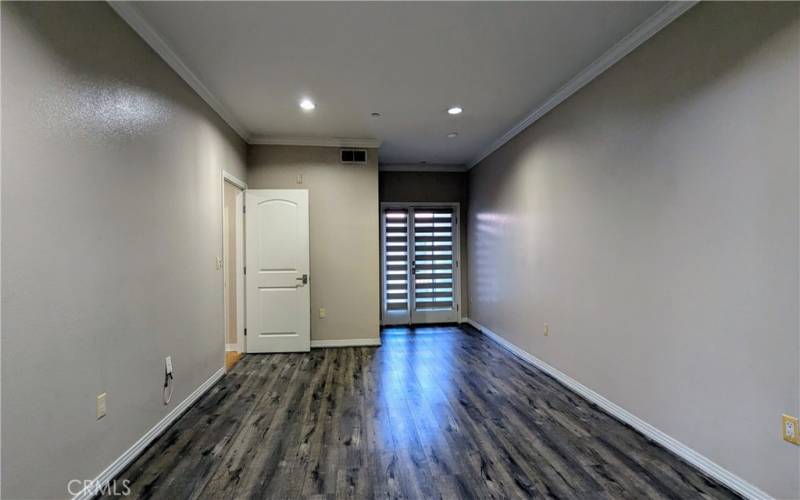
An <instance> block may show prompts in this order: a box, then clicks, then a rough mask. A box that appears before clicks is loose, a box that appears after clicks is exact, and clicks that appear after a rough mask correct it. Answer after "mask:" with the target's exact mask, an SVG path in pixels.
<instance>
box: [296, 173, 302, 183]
mask: <svg viewBox="0 0 800 500" xmlns="http://www.w3.org/2000/svg"><path fill="white" fill-rule="evenodd" d="M297 183H298V184H302V183H303V174H297Z"/></svg>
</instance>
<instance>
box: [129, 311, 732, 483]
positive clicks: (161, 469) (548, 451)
mask: <svg viewBox="0 0 800 500" xmlns="http://www.w3.org/2000/svg"><path fill="white" fill-rule="evenodd" d="M382 338H383V346H382V347H380V348H374V347H359V348H340V349H315V350H312V351H311V352H310V353H306V354H271V355H248V356H246V357H244V358H243V359H242V360H241V361H240V362H239V364H238V365H237V366H236V367H235V368H234V369H233V370H232V371H231V372H230V373H228V374H227V375H226V376H225V377H224V378H223V379H222V380H221V381H220V382H219V383H218V384H217V385H216V386H214V387H213V388H212V389H211V390H210V391H209V392H208V393H207V394H206V395H205V396H204V397H203V398H202V399H201V400H200V401H199V402H198V403H196V404H195V405H194V406H193V407H192V408H191V409H190V410H189V411H188V412H187V413H186V414H185V415H184V416H183V417H182V418H181V419H180V420H178V421H177V422H176V423H175V424H174V425H173V426H172V427H170V428H169V429H168V430H167V431H166V432H165V433H164V434H163V435H162V436H161V437H159V438H158V439H157V440H156V441H155V442H154V444H153V445H152V446H150V447H149V448H148V449H147V450H146V451H145V452H144V453H143V454H142V456H140V457H139V458H138V459H137V460H136V461H135V462H134V463H133V464H132V465H131V466H130V467H129V468H128V469H127V470H126V471H124V472H123V473H122V474H121V476H120V477H119V478H118V479H129V480H130V481H131V484H130V486H131V489H132V497H134V498H135V497H139V498H164V499H182V498H214V499H217V498H278V499H284V498H310V497H326V498H379V497H380V498H426V499H427V498H532V497H536V498H540V497H541V498H591V499H594V498H636V499H642V498H682V499H685V498H736V495H735V494H734V493H732V492H731V491H729V490H728V489H726V488H724V487H723V486H721V485H719V484H717V483H716V482H714V481H713V480H711V479H709V478H707V477H706V476H704V475H703V474H701V473H700V472H699V471H697V470H695V469H693V468H692V467H691V466H689V465H688V464H686V463H684V462H682V461H681V460H680V459H678V458H677V457H675V456H674V455H672V454H671V453H669V452H668V451H666V450H664V449H662V448H661V447H659V446H658V445H656V444H654V443H652V442H650V441H648V440H647V439H646V438H645V437H643V436H642V435H640V434H638V433H637V432H636V431H634V430H633V429H631V428H629V427H628V426H626V425H624V424H622V423H620V422H618V421H617V420H615V419H613V418H612V417H610V416H609V415H607V414H605V413H604V412H603V411H602V410H600V409H598V408H597V407H595V406H593V405H592V404H590V403H588V402H587V401H585V400H584V399H582V398H581V397H579V396H577V395H576V394H574V393H572V392H570V391H569V390H568V389H566V388H564V387H563V386H561V385H560V384H559V383H558V382H556V381H554V380H553V379H551V378H549V377H548V376H546V375H544V374H543V373H541V372H539V371H538V370H536V369H534V368H532V367H529V366H527V365H525V364H523V363H522V362H520V361H519V360H517V359H516V358H515V357H514V356H512V355H511V354H509V353H508V352H506V351H505V350H503V349H502V348H500V347H499V346H497V345H496V344H494V343H493V342H492V341H490V340H488V339H486V338H485V337H483V336H482V335H481V334H479V333H477V332H476V331H475V330H473V329H472V328H470V327H463V328H460V327H430V328H416V329H413V330H412V329H407V328H391V329H386V330H384V332H383V336H382Z"/></svg>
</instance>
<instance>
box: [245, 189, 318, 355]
mask: <svg viewBox="0 0 800 500" xmlns="http://www.w3.org/2000/svg"><path fill="white" fill-rule="evenodd" d="M245 198H246V199H245V206H246V214H245V227H246V236H245V240H246V257H245V260H246V268H245V282H246V287H247V294H246V295H247V299H246V301H247V312H246V316H247V336H246V339H245V340H246V344H247V345H246V347H247V352H297V351H308V350H309V349H310V348H311V316H310V315H311V306H310V296H309V286H308V274H309V265H308V262H309V247H308V191H307V190H305V189H248V190H247V192H246V195H245Z"/></svg>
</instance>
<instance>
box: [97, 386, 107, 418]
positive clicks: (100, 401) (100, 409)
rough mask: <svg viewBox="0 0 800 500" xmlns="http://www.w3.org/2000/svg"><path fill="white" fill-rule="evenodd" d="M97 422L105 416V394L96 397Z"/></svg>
mask: <svg viewBox="0 0 800 500" xmlns="http://www.w3.org/2000/svg"><path fill="white" fill-rule="evenodd" d="M96 410H97V412H96V413H97V420H100V419H101V418H103V417H105V416H106V393H105V392H104V393H102V394H98V395H97V408H96Z"/></svg>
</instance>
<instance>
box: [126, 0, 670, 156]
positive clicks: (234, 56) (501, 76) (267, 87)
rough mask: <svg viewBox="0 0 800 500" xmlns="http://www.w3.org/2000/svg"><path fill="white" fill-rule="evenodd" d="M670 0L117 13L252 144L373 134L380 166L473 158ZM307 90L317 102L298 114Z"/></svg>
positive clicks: (149, 7)
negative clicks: (455, 109)
mask: <svg viewBox="0 0 800 500" xmlns="http://www.w3.org/2000/svg"><path fill="white" fill-rule="evenodd" d="M664 3H665V2H518V3H510V2H509V3H506V2H502V3H501V2H491V3H484V2H472V3H427V2H425V3H422V2H409V3H395V2H391V3H389V2H375V3H266V2H136V3H128V4H127V5H126V6H125V7H124V9H127V15H125V13H123V12H121V13H122V14H123V17H125V18H126V19H127V20H128V21H129V22H131V24H132V25H134V27H136V28H137V30H138V31H139V32H140V33H142V34H143V36H144V37H145V39H148V41H149V42H150V43H151V45H154V47H155V48H156V50H158V51H159V52H160V53H161V54H162V56H163V55H164V51H166V52H169V53H171V54H170V56H169V57H165V58H166V59H167V60H168V62H170V63H171V64H172V66H173V67H176V69H178V70H179V73H181V74H182V76H184V77H185V78H186V75H187V74H188V75H189V76H190V77H191V78H194V79H195V80H196V81H195V82H194V83H195V85H193V86H195V88H196V89H197V88H198V85H199V86H200V87H201V92H200V93H201V95H203V94H207V95H203V96H204V97H205V98H206V100H209V101H210V102H211V103H212V105H214V107H215V109H217V111H218V112H220V113H221V114H222V115H223V117H224V118H225V119H226V120H227V121H228V122H229V123H231V125H232V126H234V128H236V129H237V130H238V131H239V132H240V133H241V134H242V135H244V136H245V137H246V138H247V139H248V140H250V141H251V142H259V141H262V140H266V141H267V142H269V141H273V142H274V141H276V140H277V141H283V140H286V141H287V142H292V141H298V138H301V139H300V142H302V140H304V139H302V138H314V139H315V140H316V139H317V138H358V139H360V138H375V139H379V140H381V141H382V146H381V153H380V156H381V163H383V164H398V163H403V164H418V163H420V162H422V161H426V162H428V163H429V164H471V163H474V161H475V160H476V159H478V158H480V157H481V156H482V155H485V154H486V153H487V152H488V151H490V150H491V149H492V148H493V147H494V146H496V145H497V144H498V141H500V142H502V140H503V139H502V138H503V137H504V134H505V135H506V138H507V136H508V134H507V132H509V130H510V129H512V128H514V127H515V126H518V125H520V122H523V123H522V125H520V127H518V128H521V126H524V125H525V124H527V123H529V122H530V121H532V120H530V119H528V121H525V120H526V117H529V115H530V114H531V113H532V112H534V111H535V110H537V108H541V107H542V106H543V105H544V104H545V103H546V102H547V101H548V99H550V98H551V97H553V95H554V94H556V93H557V91H558V90H559V88H561V87H562V86H563V85H564V84H565V83H567V82H569V81H570V80H571V79H573V77H575V76H576V75H578V74H580V73H581V72H582V71H585V70H586V68H587V67H589V68H590V69H591V68H592V63H593V62H594V63H595V65H594V66H595V71H594V73H595V74H593V75H591V76H592V77H593V76H596V73H599V72H600V71H602V70H603V69H605V68H604V67H602V68H599V71H598V70H597V69H598V68H597V66H598V63H597V62H596V61H597V60H598V58H600V59H601V63H602V59H603V58H602V57H601V56H603V55H604V53H606V54H607V51H608V50H609V49H610V48H612V46H614V45H615V44H617V42H619V41H620V40H622V39H623V38H625V37H626V35H629V34H630V33H631V32H632V31H634V32H635V30H636V29H637V27H639V31H642V28H641V26H640V25H642V23H644V22H645V20H647V19H648V18H651V16H653V15H654V13H656V11H658V10H659V9H660V8H661V7H663V6H664ZM115 8H117V7H115ZM119 10H120V9H119V8H118V11H119ZM137 17H138V19H136V20H135V22H132V18H137ZM670 20H671V19H670ZM650 23H651V24H652V18H651V21H650ZM137 24H138V26H136V25H137ZM646 24H647V23H645V25H646ZM660 27H661V26H658V28H660ZM143 29H144V30H145V32H147V33H144V32H143V31H142V30H143ZM148 30H149V31H148ZM651 31H652V30H651ZM656 31H657V30H656ZM651 34H652V33H649V34H647V33H646V36H645V39H646V37H649V36H650V35H651ZM629 38H634V37H629ZM639 38H641V36H639ZM154 40H155V41H156V43H154ZM641 41H642V40H638V41H637V44H638V43H641ZM623 44H624V42H623ZM157 45H160V47H159V46H157ZM634 46H635V45H634ZM630 48H632V47H630ZM630 48H628V50H630ZM617 52H619V53H618V54H617V55H616V58H619V57H621V56H622V55H624V53H625V52H627V51H624V52H620V51H619V50H617ZM170 59H172V60H170ZM606 59H607V57H606ZM614 60H616V59H614ZM611 63H613V61H611ZM181 65H183V66H181ZM600 66H602V64H600ZM589 73H591V71H589ZM584 79H585V78H584ZM190 83H191V82H190ZM584 83H585V82H584ZM573 86H574V85H573ZM202 87H204V88H202ZM573 91H574V89H573ZM569 93H571V92H569ZM562 94H563V92H562ZM567 95H568V94H567ZM302 97H309V98H311V99H312V100H313V101H314V102H315V103H316V104H317V109H316V110H314V111H313V112H303V111H302V110H301V109H300V108H299V106H298V101H299V100H300V99H301V98H302ZM564 97H566V96H564ZM551 101H552V99H551ZM552 102H555V101H552ZM559 102H560V101H559ZM556 104H557V102H556ZM451 105H459V106H461V107H463V108H464V113H463V114H461V115H460V116H456V117H454V116H450V115H448V114H447V113H446V110H447V108H448V107H449V106H451ZM548 109H549V108H548ZM540 111H541V110H540ZM545 111H546V109H545ZM372 112H379V113H381V116H380V117H379V118H374V117H372V116H370V113H372ZM450 132H458V134H459V135H458V137H456V138H454V139H449V138H448V137H447V134H448V133H450ZM265 138H266V139H265Z"/></svg>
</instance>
